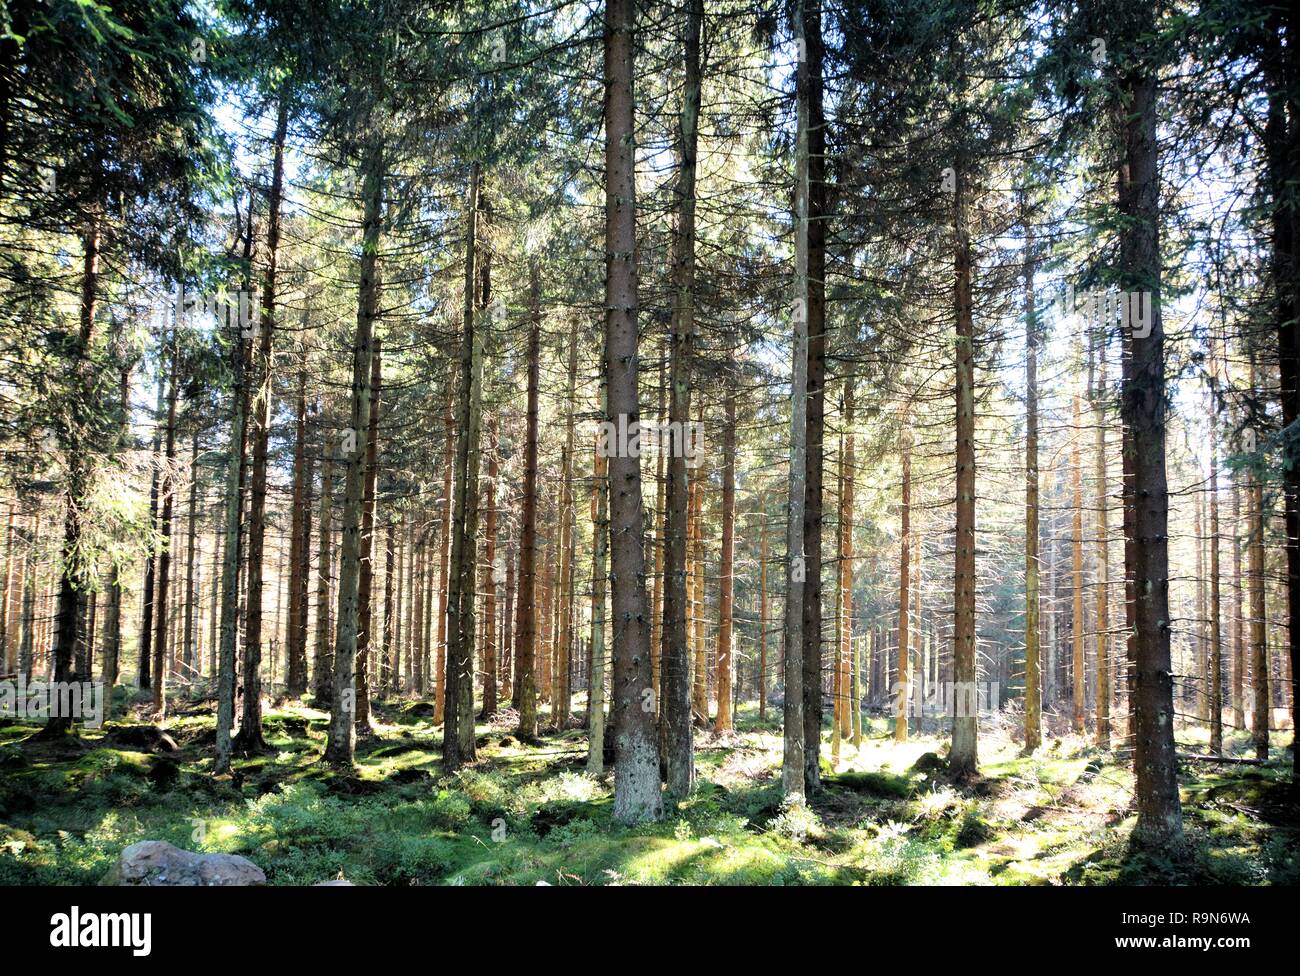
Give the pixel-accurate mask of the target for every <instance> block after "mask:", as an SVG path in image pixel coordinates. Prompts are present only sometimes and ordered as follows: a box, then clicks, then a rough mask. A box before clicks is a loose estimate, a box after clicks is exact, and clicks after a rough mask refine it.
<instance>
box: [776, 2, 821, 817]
mask: <svg viewBox="0 0 1300 976" xmlns="http://www.w3.org/2000/svg"><path fill="white" fill-rule="evenodd" d="M818 24H819V25H820V22H818ZM793 26H794V34H795V44H796V47H797V48H798V50H799V51H800V52H801V54H802V55H803V56H801V57H800V58H799V63H798V66H797V67H796V70H795V105H796V116H797V125H796V131H795V193H794V198H795V204H794V242H795V247H794V253H795V262H794V263H795V269H794V300H793V303H792V313H793V314H792V316H791V318H792V319H793V326H794V335H793V339H792V341H791V361H790V490H789V511H788V514H787V520H786V586H785V628H784V629H785V649H784V655H785V668H784V671H785V704H784V706H783V716H782V718H783V725H784V735H783V739H784V742H783V748H782V757H781V792H782V794H783V795H784V796H785V798H786V800H787V801H788V802H791V803H802V802H803V801H804V798H805V796H806V790H805V787H804V781H805V771H804V687H803V684H804V662H803V648H804V637H803V622H804V590H805V589H806V582H807V577H808V560H807V557H806V554H805V552H804V506H805V504H806V502H807V498H806V488H807V483H808V328H809V322H808V320H809V310H808V306H809V304H810V301H811V297H812V282H811V280H810V273H809V261H810V257H809V251H810V249H811V234H812V227H811V225H812V222H813V221H812V218H813V216H814V215H813V214H812V212H811V207H812V200H811V187H810V183H811V174H812V166H811V159H810V153H811V134H810V132H809V129H810V126H811V113H812V109H811V105H810V103H811V98H812V94H813V84H814V82H813V80H812V77H811V65H810V64H809V58H808V57H807V50H808V27H809V17H808V11H807V0H796V3H795V11H794V25H793ZM820 40H821V39H820V37H818V38H817V41H818V42H820ZM818 86H819V90H820V79H818ZM820 571H821V568H820V567H814V572H820ZM818 690H819V691H820V688H819V689H818Z"/></svg>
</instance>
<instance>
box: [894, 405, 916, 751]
mask: <svg viewBox="0 0 1300 976" xmlns="http://www.w3.org/2000/svg"><path fill="white" fill-rule="evenodd" d="M899 421H900V424H899V427H900V430H901V434H902V436H901V437H900V441H901V443H900V444H899V453H900V455H901V457H902V468H903V488H902V492H903V494H902V500H901V502H900V503H899V508H898V521H899V528H898V681H897V683H896V684H895V710H894V741H895V742H906V741H907V719H908V709H909V708H910V707H911V704H912V687H911V656H912V655H911V649H912V643H911V640H910V639H909V637H908V624H909V622H910V621H909V620H908V618H909V617H910V616H911V613H912V600H911V590H910V589H909V586H910V583H911V571H912V533H911V524H912V431H911V427H910V422H911V418H910V417H909V416H908V412H907V411H905V410H904V411H900V413H899Z"/></svg>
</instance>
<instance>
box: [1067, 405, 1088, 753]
mask: <svg viewBox="0 0 1300 976" xmlns="http://www.w3.org/2000/svg"><path fill="white" fill-rule="evenodd" d="M1071 416H1072V417H1073V423H1072V429H1071V433H1070V487H1071V490H1072V492H1073V502H1072V504H1071V510H1072V512H1073V515H1074V534H1073V535H1072V536H1071V537H1070V556H1071V564H1072V570H1073V585H1072V588H1071V592H1072V594H1073V596H1074V615H1073V617H1072V618H1071V624H1070V637H1071V644H1072V645H1073V648H1074V655H1073V659H1072V662H1071V669H1070V670H1071V676H1072V677H1073V679H1074V711H1073V713H1072V722H1071V724H1072V726H1073V728H1074V731H1075V734H1077V735H1083V732H1084V726H1085V724H1086V714H1085V713H1086V709H1087V698H1086V695H1085V691H1086V689H1085V685H1084V681H1085V679H1086V677H1087V674H1086V672H1085V670H1084V668H1085V662H1084V653H1083V464H1082V462H1081V460H1080V457H1079V431H1080V426H1079V394H1078V393H1075V395H1074V397H1073V400H1072V407H1071Z"/></svg>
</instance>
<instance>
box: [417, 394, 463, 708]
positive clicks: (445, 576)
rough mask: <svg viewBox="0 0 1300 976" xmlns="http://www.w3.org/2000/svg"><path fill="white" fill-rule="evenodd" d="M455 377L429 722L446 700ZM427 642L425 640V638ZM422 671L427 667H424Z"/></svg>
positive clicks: (447, 427) (447, 428) (429, 607)
mask: <svg viewBox="0 0 1300 976" xmlns="http://www.w3.org/2000/svg"><path fill="white" fill-rule="evenodd" d="M454 390H455V379H454V378H448V380H447V399H446V401H445V403H444V405H443V418H442V419H443V425H442V426H443V447H442V465H443V467H442V519H441V525H440V528H439V531H440V532H441V536H440V541H439V546H440V547H441V548H440V550H439V552H440V555H439V559H440V562H439V563H438V628H437V631H438V645H437V647H436V649H435V650H434V656H435V660H434V666H433V671H434V673H433V723H434V724H435V725H441V724H442V723H443V720H444V717H445V715H446V704H447V683H446V682H447V609H448V606H449V605H450V604H449V603H448V599H449V594H450V589H449V581H450V576H451V569H450V568H449V567H450V565H451V563H450V559H451V518H452V511H451V509H452V482H451V478H452V474H453V472H454V471H455V470H456V436H455V431H456V417H455V414H453V413H452V397H453V391H454ZM432 612H433V601H432V600H430V599H426V600H425V608H424V614H425V627H426V628H427V627H428V626H429V614H431V613H432ZM425 643H426V646H427V643H428V642H427V641H426V642H425ZM425 671H426V673H427V672H428V668H426V669H425Z"/></svg>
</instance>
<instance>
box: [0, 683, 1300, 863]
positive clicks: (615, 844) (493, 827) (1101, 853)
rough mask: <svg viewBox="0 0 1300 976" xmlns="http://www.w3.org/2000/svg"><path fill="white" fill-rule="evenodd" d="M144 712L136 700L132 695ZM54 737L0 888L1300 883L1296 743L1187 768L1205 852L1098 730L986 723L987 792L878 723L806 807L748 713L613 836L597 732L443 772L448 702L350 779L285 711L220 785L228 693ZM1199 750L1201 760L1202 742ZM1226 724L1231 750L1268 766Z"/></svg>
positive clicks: (398, 712)
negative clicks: (199, 874)
mask: <svg viewBox="0 0 1300 976" xmlns="http://www.w3.org/2000/svg"><path fill="white" fill-rule="evenodd" d="M128 705H129V703H128ZM119 711H120V713H121V714H122V715H123V716H124V717H122V718H120V719H119V720H117V721H109V722H106V723H105V724H104V727H103V728H102V729H99V730H84V731H83V732H82V734H81V736H80V739H79V740H78V741H76V742H73V743H65V744H62V745H47V744H44V743H38V742H36V741H33V740H32V739H31V736H32V734H33V733H34V732H35V731H36V727H35V726H33V725H25V724H21V723H15V722H12V721H6V722H5V723H4V724H3V725H0V884H68V883H97V882H98V881H99V880H100V879H101V878H102V877H103V875H104V874H105V873H106V872H107V870H108V868H109V866H110V864H111V863H112V862H113V860H114V859H115V858H116V856H117V854H118V852H119V851H120V850H121V849H122V848H123V847H125V846H126V845H128V844H131V843H133V842H135V841H138V840H145V839H161V840H167V841H170V842H171V843H173V844H176V845H177V846H180V847H184V848H188V849H192V850H199V851H223V852H229V853H238V854H242V855H245V856H246V857H248V858H250V859H252V860H253V861H254V862H256V863H257V864H258V865H259V866H260V867H262V868H263V869H264V870H265V871H266V874H267V876H268V879H269V880H270V882H271V883H272V884H312V883H315V882H319V881H323V880H329V879H333V878H340V877H342V878H347V879H349V880H351V881H353V882H354V883H356V884H388V885H431V884H516V885H534V884H540V883H546V884H552V885H562V884H575V885H578V884H581V885H593V884H595V885H599V884H758V885H767V884H873V885H874V884H881V885H886V884H888V885H892V884H936V885H950V884H973V885H1000V884H1009V885H1020V884H1066V885H1075V884H1078V885H1098V884H1117V883H1118V884H1133V883H1144V882H1145V883H1179V884H1231V885H1261V884H1289V883H1295V882H1296V881H1297V880H1298V879H1300V843H1298V842H1297V839H1298V837H1300V814H1298V812H1297V811H1298V810H1300V807H1298V805H1297V798H1296V793H1295V792H1294V789H1293V786H1292V783H1291V759H1290V751H1289V743H1290V738H1291V737H1290V733H1289V732H1288V733H1285V734H1281V735H1278V736H1275V738H1274V742H1273V746H1274V748H1273V755H1274V757H1275V758H1274V759H1273V760H1272V761H1271V762H1270V763H1268V764H1265V765H1263V766H1249V765H1218V764H1209V763H1200V762H1194V763H1193V762H1189V763H1184V764H1182V767H1181V769H1182V798H1183V804H1184V809H1185V819H1186V826H1187V839H1188V842H1187V846H1186V848H1185V849H1183V850H1181V851H1170V852H1162V853H1161V855H1160V856H1159V857H1152V856H1150V855H1143V856H1138V855H1134V854H1132V853H1131V852H1130V849H1129V845H1128V836H1129V833H1130V831H1131V830H1132V826H1133V814H1132V809H1131V808H1132V800H1133V795H1132V790H1133V776H1132V771H1131V768H1129V766H1128V765H1127V764H1126V763H1125V762H1124V761H1123V760H1122V759H1120V758H1117V757H1116V756H1115V755H1114V754H1111V753H1106V752H1102V751H1100V750H1098V749H1096V748H1095V747H1094V746H1092V745H1091V744H1090V743H1089V742H1088V741H1086V740H1084V739H1082V738H1077V737H1070V736H1065V737H1060V738H1049V739H1048V740H1047V741H1046V742H1045V744H1044V746H1043V748H1042V749H1041V750H1039V751H1038V752H1037V753H1036V754H1035V755H1034V756H1032V757H1022V756H1020V755H1019V747H1018V745H1017V744H1016V743H1015V742H1014V741H1013V737H1012V736H1011V735H1010V734H1009V732H1008V731H1006V726H1005V725H1004V726H1002V731H999V729H998V728H996V727H995V728H993V729H989V730H986V731H984V732H982V736H981V741H980V758H981V773H982V776H981V778H980V779H979V780H978V781H977V782H975V783H973V784H968V785H966V786H963V787H961V788H956V787H954V786H953V785H951V784H950V783H948V782H947V781H946V779H945V777H944V774H943V762H942V753H943V751H944V748H945V737H944V736H943V735H941V734H940V733H939V732H937V731H935V732H933V733H923V734H920V735H914V736H913V737H912V739H911V741H909V742H907V743H904V744H896V743H895V742H894V741H893V738H892V734H891V728H892V723H889V722H887V721H886V720H884V719H879V718H877V719H873V720H871V721H870V722H869V723H868V726H867V730H866V738H865V740H864V741H863V743H862V746H861V748H860V749H854V748H853V746H852V745H851V744H848V743H845V744H844V745H843V747H842V749H841V756H840V762H839V764H838V766H837V768H836V769H835V770H834V771H832V770H831V766H830V762H829V757H830V751H831V750H830V736H829V731H828V732H827V736H826V745H825V748H824V750H823V755H824V756H825V757H826V762H824V764H823V769H824V785H825V789H824V791H823V792H822V793H821V794H820V795H819V796H817V797H816V798H815V800H814V801H813V802H812V804H811V805H810V806H809V807H808V808H797V809H792V810H785V809H783V808H782V805H781V796H780V760H781V739H780V733H779V727H778V725H777V723H776V721H775V720H773V718H772V717H769V719H768V720H767V721H765V722H759V721H758V720H757V718H756V714H755V707H754V706H753V705H752V704H750V705H746V706H742V708H741V710H740V716H739V721H738V731H737V733H735V734H731V735H727V736H725V737H722V738H718V737H715V736H714V735H712V734H711V733H708V732H699V733H697V740H696V744H697V749H698V753H697V764H698V774H699V788H698V790H697V791H696V792H695V794H694V795H693V796H692V797H691V798H690V799H689V800H687V801H685V802H683V803H680V804H677V805H676V806H675V807H673V808H671V809H669V810H667V811H666V815H665V817H664V819H663V820H662V821H661V822H658V823H655V824H648V825H644V826H639V827H634V828H621V827H618V826H616V825H615V824H614V823H613V822H612V817H611V812H612V803H611V792H612V788H613V781H612V777H611V776H609V775H608V774H607V775H606V776H604V777H602V778H598V779H593V778H591V777H589V776H587V775H586V773H585V772H584V770H585V753H586V734H585V732H584V731H582V730H581V729H576V728H575V729H570V730H567V731H564V732H560V733H557V732H551V733H549V734H544V735H543V737H542V738H541V740H540V741H539V742H537V743H533V744H524V743H521V742H520V741H519V740H518V739H517V738H516V737H515V735H514V734H513V732H512V730H511V725H510V718H511V715H510V713H508V712H507V713H503V714H502V716H501V717H499V719H498V720H497V721H495V722H490V723H482V724H480V726H479V729H478V733H479V739H478V742H479V748H478V753H479V759H478V761H477V762H476V763H475V764H473V765H472V766H471V767H469V768H466V769H463V770H461V771H459V772H457V773H455V774H453V775H447V774H445V773H444V771H443V769H442V764H441V759H440V752H439V744H440V732H439V730H438V729H436V728H435V727H434V726H433V724H432V721H431V718H430V716H429V711H430V709H429V707H428V704H427V703H405V702H403V703H399V702H392V703H386V704H380V705H378V706H376V715H375V718H376V726H375V729H376V734H375V735H374V736H373V737H367V738H365V739H363V740H361V741H360V742H359V744H358V762H357V767H356V771H355V773H353V774H346V773H339V772H336V771H333V770H330V769H328V768H326V767H324V766H322V765H321V763H320V756H321V753H322V751H323V749H324V745H325V728H326V715H325V713H324V712H321V711H317V710H315V709H312V708H310V707H299V706H293V707H287V706H286V707H281V708H278V709H276V710H273V711H271V712H269V713H268V714H267V716H266V734H267V741H268V743H269V744H270V746H271V751H270V752H268V753H266V754H265V755H258V756H253V757H246V758H241V759H238V760H237V761H236V763H235V768H234V773H233V775H231V776H228V777H224V778H214V777H213V776H212V772H211V771H212V752H213V739H214V721H213V717H212V710H211V703H202V702H196V703H186V702H184V701H181V702H179V703H178V707H177V708H176V710H175V711H174V712H173V713H172V715H171V716H170V717H169V718H168V720H167V721H166V722H165V723H164V726H163V728H164V730H165V731H166V733H167V735H168V736H169V737H170V738H171V740H172V742H173V743H174V744H175V746H176V748H175V749H174V750H173V749H172V743H167V742H164V743H161V744H159V743H157V742H155V741H152V739H153V738H154V737H151V736H150V735H149V734H147V732H148V730H145V732H144V733H142V732H141V730H140V728H139V726H141V725H143V724H146V720H145V719H143V718H141V717H138V716H136V717H132V716H133V713H132V711H131V710H130V709H129V708H127V709H119ZM1180 739H1181V740H1182V743H1181V746H1180V748H1185V749H1187V750H1189V751H1191V750H1196V749H1202V750H1203V749H1204V743H1203V742H1198V741H1197V740H1196V736H1195V734H1194V733H1191V732H1188V733H1180ZM1248 749H1249V741H1248V737H1247V736H1246V735H1245V734H1244V733H1231V732H1230V733H1229V734H1228V735H1227V737H1226V743H1225V751H1226V752H1227V753H1228V754H1230V755H1239V756H1240V755H1247V754H1248Z"/></svg>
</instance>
